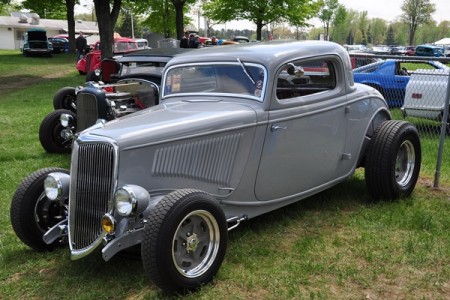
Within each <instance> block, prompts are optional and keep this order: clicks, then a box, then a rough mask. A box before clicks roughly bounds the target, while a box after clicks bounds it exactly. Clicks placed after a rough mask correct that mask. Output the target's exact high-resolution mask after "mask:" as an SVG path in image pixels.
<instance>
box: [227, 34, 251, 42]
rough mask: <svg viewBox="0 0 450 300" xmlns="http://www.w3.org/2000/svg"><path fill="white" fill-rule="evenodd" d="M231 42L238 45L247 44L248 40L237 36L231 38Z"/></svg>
mask: <svg viewBox="0 0 450 300" xmlns="http://www.w3.org/2000/svg"><path fill="white" fill-rule="evenodd" d="M231 40H232V41H233V42H238V43H249V42H250V39H249V38H248V37H246V36H242V35H237V36H235V37H233V38H232V39H231Z"/></svg>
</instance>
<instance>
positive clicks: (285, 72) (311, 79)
mask: <svg viewBox="0 0 450 300" xmlns="http://www.w3.org/2000/svg"><path fill="white" fill-rule="evenodd" d="M335 87H336V71H335V68H334V65H333V63H332V62H331V61H328V60H325V59H316V60H308V61H294V62H291V63H287V64H286V65H285V66H284V67H283V68H282V71H281V72H280V74H279V75H278V79H277V98H278V99H279V100H284V99H291V98H296V97H302V96H307V95H312V94H315V93H320V92H325V91H329V90H332V89H334V88H335Z"/></svg>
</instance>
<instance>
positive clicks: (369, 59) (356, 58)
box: [349, 52, 380, 69]
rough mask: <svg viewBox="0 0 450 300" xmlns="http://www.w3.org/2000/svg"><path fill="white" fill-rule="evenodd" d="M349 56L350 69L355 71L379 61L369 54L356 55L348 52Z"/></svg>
mask: <svg viewBox="0 0 450 300" xmlns="http://www.w3.org/2000/svg"><path fill="white" fill-rule="evenodd" d="M349 54H350V61H351V64H352V69H356V68H359V67H362V66H365V65H368V64H371V63H374V62H377V61H380V59H379V58H375V57H373V54H370V53H365V54H359V53H358V54H356V53H351V52H349Z"/></svg>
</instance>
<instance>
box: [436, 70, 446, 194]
mask: <svg viewBox="0 0 450 300" xmlns="http://www.w3.org/2000/svg"><path fill="white" fill-rule="evenodd" d="M449 105H450V73H449V76H448V81H447V92H446V94H445V104H444V112H443V114H442V121H441V136H440V140H439V150H438V154H437V162H436V173H435V175H434V183H433V187H435V188H437V187H439V178H440V177H441V164H442V151H444V140H445V135H446V130H447V126H450V125H449V124H448V110H449Z"/></svg>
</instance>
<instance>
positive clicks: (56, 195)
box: [44, 172, 70, 200]
mask: <svg viewBox="0 0 450 300" xmlns="http://www.w3.org/2000/svg"><path fill="white" fill-rule="evenodd" d="M69 187H70V175H69V174H66V173H61V172H54V173H50V174H48V175H47V177H46V178H45V179H44V191H45V195H46V196H47V198H48V199H50V200H65V199H67V198H69Z"/></svg>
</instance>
